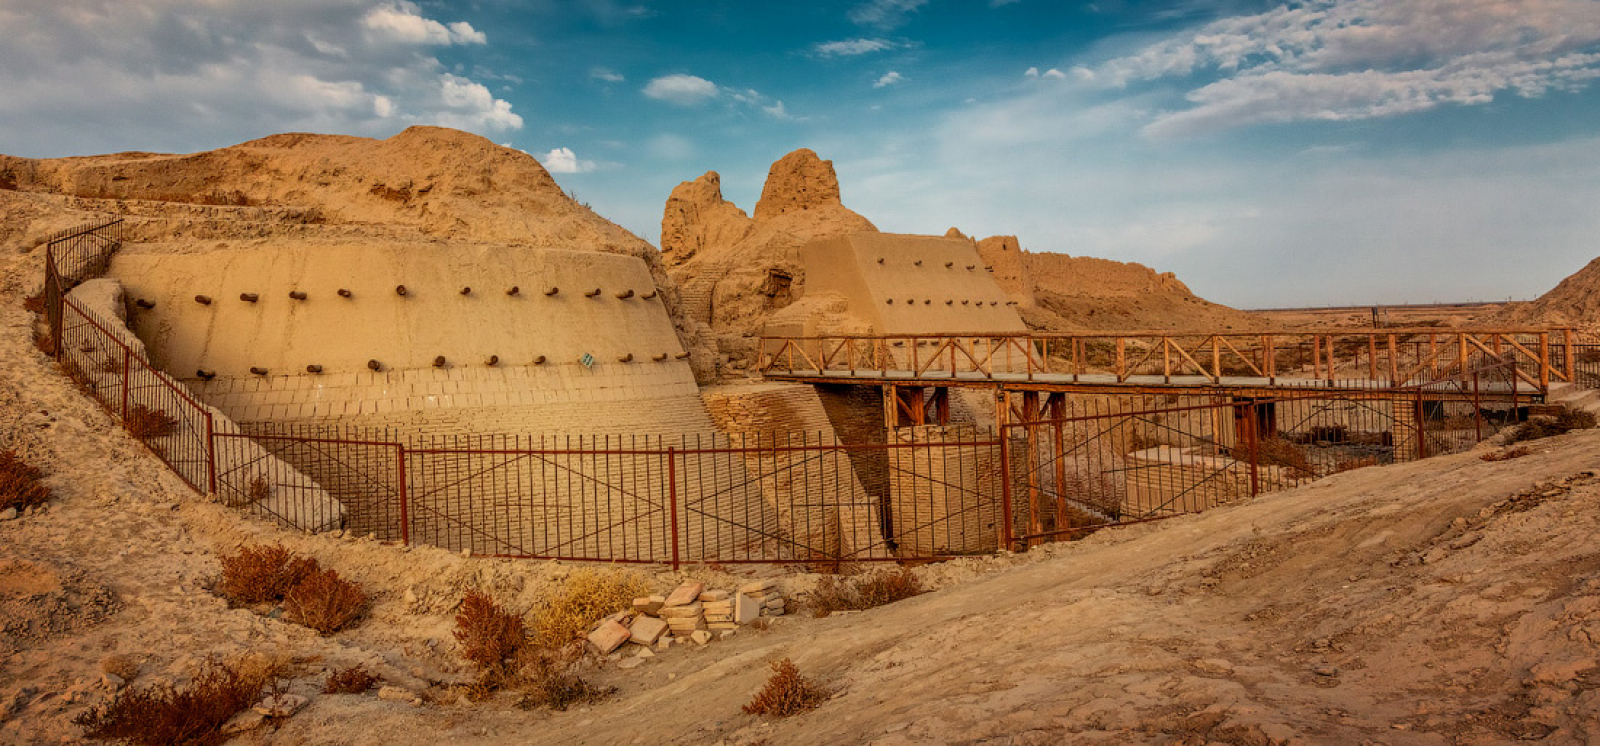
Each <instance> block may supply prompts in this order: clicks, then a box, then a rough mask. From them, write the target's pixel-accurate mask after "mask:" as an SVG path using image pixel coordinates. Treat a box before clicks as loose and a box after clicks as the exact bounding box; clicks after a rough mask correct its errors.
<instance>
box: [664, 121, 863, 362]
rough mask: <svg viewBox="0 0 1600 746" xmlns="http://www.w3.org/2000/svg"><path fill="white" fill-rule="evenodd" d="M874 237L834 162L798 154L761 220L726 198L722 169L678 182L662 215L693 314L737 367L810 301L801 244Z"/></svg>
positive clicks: (770, 192) (765, 202) (774, 173)
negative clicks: (759, 339)
mask: <svg viewBox="0 0 1600 746" xmlns="http://www.w3.org/2000/svg"><path fill="white" fill-rule="evenodd" d="M876 230H877V228H876V227H875V226H874V225H873V224H872V223H871V222H870V221H868V220H867V219H866V218H863V217H861V216H860V215H858V214H856V213H855V212H852V211H851V210H850V209H849V208H847V207H845V206H844V204H843V203H842V202H841V201H840V197H839V180H838V177H837V176H835V174H834V171H833V164H832V163H831V162H829V161H825V160H822V159H821V158H818V157H817V154H816V153H813V152H812V151H810V150H797V151H795V152H793V153H790V154H788V155H786V156H784V157H783V158H781V159H779V160H778V162H776V163H774V164H772V168H771V170H770V171H769V175H768V178H767V183H766V185H765V187H764V188H763V189H762V192H761V201H760V202H759V203H758V204H757V206H756V209H755V214H754V217H748V218H747V217H745V213H744V212H743V211H742V210H740V209H739V208H738V207H737V206H736V205H734V204H733V203H731V202H728V201H726V200H724V199H723V197H722V190H721V179H720V177H719V176H718V175H717V173H716V172H709V173H706V174H705V175H703V176H701V177H700V178H698V179H696V180H694V181H688V182H684V183H682V184H679V185H678V187H677V188H676V189H674V190H672V195H671V196H670V197H669V198H668V199H667V204H666V208H665V210H664V211H663V212H662V217H661V245H662V246H661V247H662V251H663V254H664V256H665V257H666V265H667V267H668V270H669V271H670V272H671V274H672V276H673V278H674V279H675V280H676V281H677V283H678V285H679V286H681V287H682V288H683V289H684V298H685V304H684V307H685V313H686V314H687V316H688V317H689V319H690V320H691V322H692V323H700V324H705V325H706V326H708V327H709V329H710V330H711V332H712V333H713V336H715V337H716V339H717V341H718V345H719V349H720V350H721V352H722V356H723V358H724V359H725V360H726V361H728V362H730V363H732V367H734V368H739V367H742V364H743V363H744V362H745V361H746V360H747V359H748V356H749V354H750V353H751V352H752V351H753V342H752V341H751V339H750V335H752V334H753V333H755V332H758V331H759V330H760V329H761V328H762V327H763V326H764V325H765V324H766V321H767V319H769V318H770V317H771V316H772V315H773V314H774V313H777V312H778V311H780V310H781V309H783V308H784V307H785V306H787V305H788V304H789V303H790V302H791V301H792V300H793V299H796V298H799V297H800V296H801V295H802V294H803V291H804V286H805V273H804V272H803V271H802V269H801V267H800V261H799V248H800V246H802V245H803V244H805V243H807V242H809V241H811V240H812V239H815V238H821V237H825V236H833V235H840V234H845V233H856V232H861V231H876Z"/></svg>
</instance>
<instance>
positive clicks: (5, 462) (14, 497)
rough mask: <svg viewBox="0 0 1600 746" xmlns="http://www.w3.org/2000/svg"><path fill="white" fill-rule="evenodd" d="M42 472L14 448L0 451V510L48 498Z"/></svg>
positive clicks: (48, 494) (19, 508)
mask: <svg viewBox="0 0 1600 746" xmlns="http://www.w3.org/2000/svg"><path fill="white" fill-rule="evenodd" d="M43 479H44V472H43V471H40V470H39V469H38V467H35V466H33V465H32V464H29V463H28V462H26V461H24V460H23V459H22V457H21V456H19V455H17V452H16V451H15V450H5V451H0V511H4V510H16V511H18V512H21V511H23V510H27V509H28V508H31V507H34V506H37V505H43V504H44V503H45V501H47V500H49V499H50V488H49V487H47V486H45V484H44V482H43V481H42V480H43Z"/></svg>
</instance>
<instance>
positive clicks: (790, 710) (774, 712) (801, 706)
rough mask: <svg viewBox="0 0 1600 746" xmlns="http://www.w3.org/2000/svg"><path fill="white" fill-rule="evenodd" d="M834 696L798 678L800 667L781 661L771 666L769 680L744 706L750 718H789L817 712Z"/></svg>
mask: <svg viewBox="0 0 1600 746" xmlns="http://www.w3.org/2000/svg"><path fill="white" fill-rule="evenodd" d="M830 696H833V692H832V691H830V690H828V689H827V688H825V687H823V686H821V685H819V684H817V683H816V682H814V681H812V680H810V679H808V678H806V677H804V676H802V675H800V667H799V666H796V665H795V664H794V661H791V660H789V659H788V658H784V659H783V660H781V661H776V662H774V663H773V664H772V677H771V678H769V679H767V684H766V686H764V687H762V688H761V691H759V692H756V696H755V698H754V699H751V700H750V703H749V704H747V705H745V706H744V711H745V712H747V713H750V714H751V715H768V716H771V717H780V718H781V717H789V716H791V715H798V714H800V713H802V712H808V711H810V710H815V709H817V707H818V706H820V705H821V704H822V703H823V702H825V701H827V699H828V697H830Z"/></svg>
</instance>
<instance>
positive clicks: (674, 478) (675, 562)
mask: <svg viewBox="0 0 1600 746" xmlns="http://www.w3.org/2000/svg"><path fill="white" fill-rule="evenodd" d="M667 505H668V506H670V513H671V517H670V520H671V521H672V571H673V572H677V571H678V568H680V567H681V566H682V557H681V556H680V555H679V553H678V545H679V536H678V449H677V447H676V446H667Z"/></svg>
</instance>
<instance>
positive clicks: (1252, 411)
mask: <svg viewBox="0 0 1600 746" xmlns="http://www.w3.org/2000/svg"><path fill="white" fill-rule="evenodd" d="M1244 406H1245V418H1244V419H1245V428H1244V438H1245V445H1246V447H1247V448H1248V449H1249V450H1250V496H1251V497H1255V496H1257V495H1260V494H1261V455H1260V453H1259V452H1258V449H1257V446H1256V417H1257V415H1256V407H1258V406H1260V405H1259V404H1257V403H1256V402H1255V400H1251V401H1250V403H1249V404H1246V405H1244Z"/></svg>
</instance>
